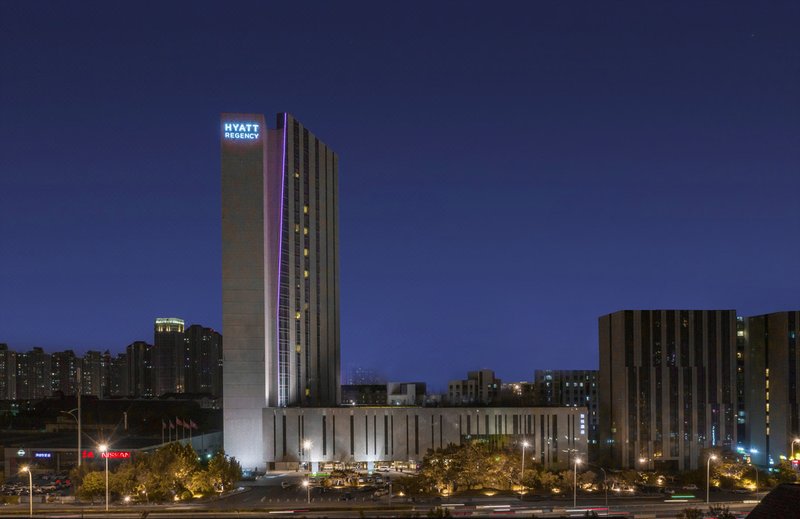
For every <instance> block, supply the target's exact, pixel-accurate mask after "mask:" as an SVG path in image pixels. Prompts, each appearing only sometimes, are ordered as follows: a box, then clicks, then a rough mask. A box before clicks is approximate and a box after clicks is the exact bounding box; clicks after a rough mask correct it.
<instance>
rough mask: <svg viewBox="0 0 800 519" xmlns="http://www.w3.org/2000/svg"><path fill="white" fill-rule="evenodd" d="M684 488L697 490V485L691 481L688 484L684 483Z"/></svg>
mask: <svg viewBox="0 0 800 519" xmlns="http://www.w3.org/2000/svg"><path fill="white" fill-rule="evenodd" d="M683 489H684V490H697V485H695V484H694V483H689V484H688V485H683Z"/></svg>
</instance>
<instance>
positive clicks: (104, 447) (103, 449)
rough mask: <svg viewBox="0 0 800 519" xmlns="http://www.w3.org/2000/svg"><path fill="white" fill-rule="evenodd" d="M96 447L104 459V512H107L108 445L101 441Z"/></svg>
mask: <svg viewBox="0 0 800 519" xmlns="http://www.w3.org/2000/svg"><path fill="white" fill-rule="evenodd" d="M98 448H99V449H100V452H101V453H102V456H103V457H104V458H105V459H106V512H108V445H106V444H105V443H101V444H100V445H99V446H98Z"/></svg>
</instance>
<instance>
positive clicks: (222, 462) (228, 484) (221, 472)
mask: <svg viewBox="0 0 800 519" xmlns="http://www.w3.org/2000/svg"><path fill="white" fill-rule="evenodd" d="M207 472H208V478H209V480H210V482H211V484H212V486H213V488H214V489H215V490H216V491H217V492H220V493H222V492H224V491H226V490H230V489H231V488H232V487H233V484H234V483H236V482H237V481H239V480H240V479H242V466H241V465H240V464H239V462H238V461H236V458H229V457H227V456H225V454H224V453H222V452H218V453H216V454H215V455H214V457H213V458H211V461H209V462H208V469H207Z"/></svg>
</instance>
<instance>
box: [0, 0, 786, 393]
mask: <svg viewBox="0 0 800 519" xmlns="http://www.w3.org/2000/svg"><path fill="white" fill-rule="evenodd" d="M290 4H291V5H290ZM799 26H800V5H799V4H797V3H796V2H738V3H737V2H694V1H692V2H684V3H681V2H641V1H635V2H622V1H617V2H518V3H514V2H506V3H502V2H501V3H498V2H483V3H470V2H461V1H458V2H418V3H410V2H394V3H387V2H363V3H355V2H318V3H316V2H315V3H298V2H280V3H279V2H253V3H242V2H231V3H225V4H222V3H214V4H204V3H197V2H184V3H180V2H130V3H122V2H110V3H109V2H96V3H93V2H52V3H41V2H2V3H0V136H2V138H0V342H7V343H9V345H10V346H11V347H12V348H15V349H25V348H27V347H29V346H33V345H41V346H43V347H45V348H46V349H49V350H56V349H62V348H74V349H76V350H79V351H84V350H86V349H97V348H102V349H105V348H109V349H111V350H113V351H120V350H121V349H122V348H123V347H124V346H125V345H126V344H128V343H130V342H131V341H133V340H137V339H145V340H152V320H153V318H155V317H156V316H179V317H182V318H184V319H186V321H187V322H190V323H202V324H205V325H208V326H213V327H215V328H220V327H221V302H220V297H221V296H220V292H221V289H220V190H219V186H220V181H219V134H218V132H219V125H218V117H219V113H220V112H223V111H249V112H262V113H266V114H268V117H269V120H270V121H272V120H273V119H274V115H273V114H274V113H276V112H279V111H284V110H285V111H289V112H292V113H293V114H295V115H296V116H297V117H298V118H299V119H300V120H301V121H303V123H304V124H306V125H307V126H308V127H309V128H311V129H312V131H314V132H315V133H316V134H317V135H319V136H320V137H321V138H322V139H323V140H325V141H326V142H327V143H328V144H330V145H331V146H332V147H333V148H334V149H335V150H337V152H338V153H339V155H340V161H341V163H340V168H341V171H340V176H341V180H340V191H341V193H340V194H341V208H340V211H341V257H342V262H341V265H342V271H341V290H342V298H341V304H342V357H343V367H344V368H349V367H352V366H356V365H359V366H366V367H374V368H378V369H380V370H381V371H382V372H383V373H384V374H386V375H387V376H388V377H390V378H393V379H421V380H425V381H427V382H429V383H430V384H433V385H434V386H435V387H441V386H442V385H443V384H444V383H445V382H446V381H447V380H448V379H451V378H455V377H461V376H463V375H464V373H465V372H466V371H467V370H469V369H476V368H480V367H490V368H494V369H495V370H496V371H497V373H498V375H499V376H501V377H502V378H503V379H509V380H510V379H529V378H531V377H532V373H533V370H534V369H538V368H594V367H596V366H597V337H596V335H597V331H596V328H597V320H596V319H597V317H598V316H599V315H601V314H604V313H608V312H611V311H615V310H618V309H621V308H655V307H662V308H736V309H738V310H740V311H741V312H743V313H745V314H753V313H764V312H769V311H776V310H782V309H790V308H797V307H800V238H798V236H799V235H800V232H798V231H800V201H799V199H800V189H798V187H799V186H800V182H798V178H799V175H800V59H798V58H800V31H798V30H797V28H798V27H799Z"/></svg>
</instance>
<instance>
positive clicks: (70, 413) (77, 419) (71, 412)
mask: <svg viewBox="0 0 800 519" xmlns="http://www.w3.org/2000/svg"><path fill="white" fill-rule="evenodd" d="M59 412H60V413H61V414H65V415H67V416H71V417H72V419H73V420H75V423H76V424H77V425H78V466H79V467H80V466H81V397H80V395H78V407H76V408H75V409H70V410H69V411H59ZM75 413H78V414H77V416H76V415H75Z"/></svg>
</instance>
